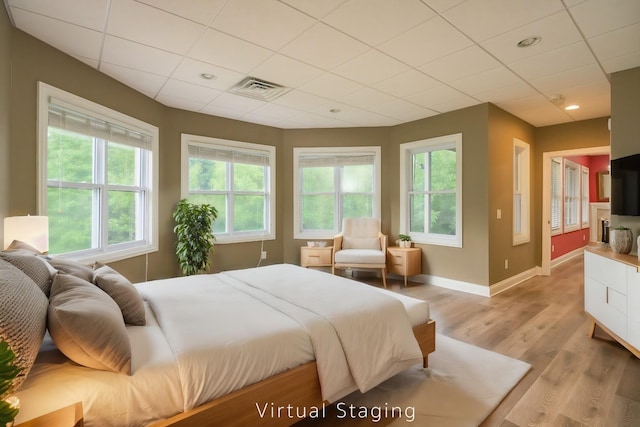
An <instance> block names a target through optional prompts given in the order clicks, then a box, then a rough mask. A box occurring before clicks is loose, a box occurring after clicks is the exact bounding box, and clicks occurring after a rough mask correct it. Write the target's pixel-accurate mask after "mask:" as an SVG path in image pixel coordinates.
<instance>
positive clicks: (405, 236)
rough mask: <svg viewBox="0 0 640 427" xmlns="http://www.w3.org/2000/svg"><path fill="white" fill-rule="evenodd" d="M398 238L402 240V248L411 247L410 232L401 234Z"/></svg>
mask: <svg viewBox="0 0 640 427" xmlns="http://www.w3.org/2000/svg"><path fill="white" fill-rule="evenodd" d="M398 240H400V247H401V248H410V247H411V236H409V235H408V234H399V235H398Z"/></svg>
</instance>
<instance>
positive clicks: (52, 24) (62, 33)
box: [11, 9, 102, 60]
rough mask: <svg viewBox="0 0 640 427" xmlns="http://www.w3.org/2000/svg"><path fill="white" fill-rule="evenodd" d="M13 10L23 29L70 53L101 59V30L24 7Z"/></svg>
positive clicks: (17, 23)
mask: <svg viewBox="0 0 640 427" xmlns="http://www.w3.org/2000/svg"><path fill="white" fill-rule="evenodd" d="M11 12H12V15H13V19H14V22H15V24H16V27H18V28H19V29H21V30H22V31H24V32H26V33H28V34H31V35H32V36H34V37H36V38H38V39H40V40H43V41H45V43H48V44H49V45H51V46H53V47H55V48H57V49H60V50H61V51H63V52H66V53H68V54H69V55H76V56H82V57H84V58H90V59H94V60H97V59H100V49H101V47H102V33H101V32H99V31H94V30H90V29H87V28H83V27H79V26H77V25H74V24H68V23H66V22H63V21H58V20H57V19H51V18H47V17H45V16H42V15H38V14H35V13H31V12H27V11H24V10H22V9H12V10H11Z"/></svg>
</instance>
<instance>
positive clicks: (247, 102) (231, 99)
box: [208, 92, 265, 113]
mask: <svg viewBox="0 0 640 427" xmlns="http://www.w3.org/2000/svg"><path fill="white" fill-rule="evenodd" d="M264 105H265V102H264V101H259V100H257V99H253V98H247V97H245V96H238V95H234V94H231V93H226V92H223V93H221V94H220V96H218V97H217V98H216V99H214V100H213V101H211V102H210V103H209V105H208V106H223V107H228V108H231V109H234V110H236V111H243V112H245V113H248V112H250V111H253V110H255V109H256V108H260V107H262V106H264Z"/></svg>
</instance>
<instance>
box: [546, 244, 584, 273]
mask: <svg viewBox="0 0 640 427" xmlns="http://www.w3.org/2000/svg"><path fill="white" fill-rule="evenodd" d="M586 247H587V245H585V246H583V247H581V248H578V249H574V250H573V251H571V252H569V253H566V254H564V255H562V256H559V257H558V258H555V259H552V260H551V268H553V267H557V266H559V265H560V264H562V263H563V262H567V261H569V260H570V259H573V258H575V257H578V256H582V254H584V248H586Z"/></svg>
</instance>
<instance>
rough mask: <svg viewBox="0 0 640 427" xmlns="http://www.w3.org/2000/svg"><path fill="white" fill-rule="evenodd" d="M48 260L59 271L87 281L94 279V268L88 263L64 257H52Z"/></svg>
mask: <svg viewBox="0 0 640 427" xmlns="http://www.w3.org/2000/svg"><path fill="white" fill-rule="evenodd" d="M48 261H49V264H51V265H52V266H53V268H55V269H56V270H57V271H59V272H63V273H67V274H71V275H72V276H76V277H79V278H81V279H82V280H86V281H87V282H92V281H93V268H91V267H89V266H88V265H84V264H82V263H80V262H78V261H74V260H72V259H68V258H62V257H51V258H49V259H48Z"/></svg>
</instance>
